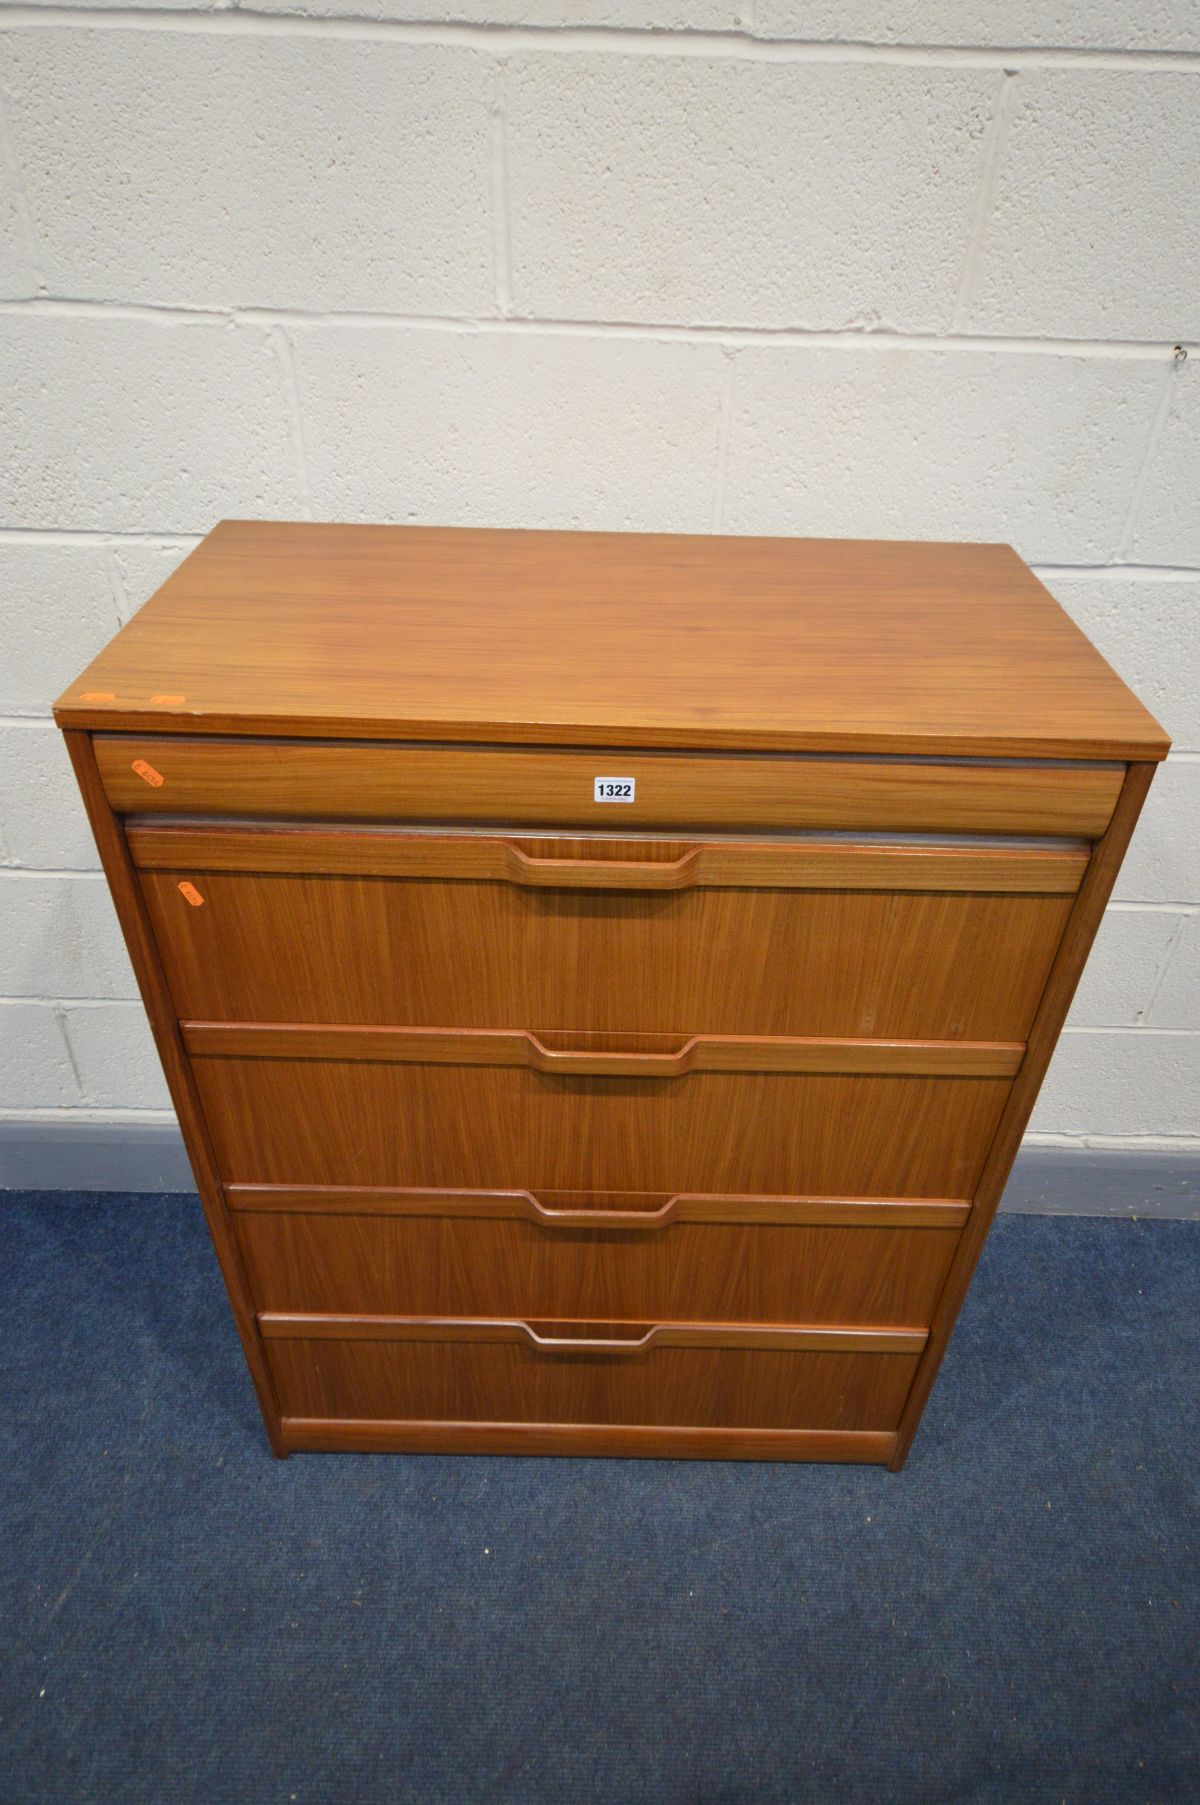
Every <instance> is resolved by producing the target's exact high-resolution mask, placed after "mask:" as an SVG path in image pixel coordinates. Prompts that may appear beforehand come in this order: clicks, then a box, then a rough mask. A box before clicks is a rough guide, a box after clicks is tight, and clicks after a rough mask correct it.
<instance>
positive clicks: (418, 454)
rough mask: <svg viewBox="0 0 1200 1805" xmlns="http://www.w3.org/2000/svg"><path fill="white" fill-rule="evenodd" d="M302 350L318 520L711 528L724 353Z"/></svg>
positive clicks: (347, 338)
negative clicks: (709, 526) (320, 518)
mask: <svg viewBox="0 0 1200 1805" xmlns="http://www.w3.org/2000/svg"><path fill="white" fill-rule="evenodd" d="M295 348H296V367H297V373H298V384H299V391H300V401H301V408H302V411H303V414H304V421H305V431H306V434H307V439H308V446H309V467H310V472H311V481H312V493H313V505H314V509H315V511H316V513H317V515H318V516H319V517H322V518H327V519H328V518H336V519H340V520H385V521H386V520H394V521H400V522H404V521H410V520H412V521H431V522H435V521H436V522H442V523H444V524H446V525H491V526H527V527H592V528H630V529H643V530H660V531H665V532H670V531H686V532H703V531H706V530H707V528H708V524H709V519H710V509H711V496H712V487H713V475H714V468H715V460H716V447H717V438H718V423H719V414H720V404H719V394H720V371H721V367H722V354H721V352H720V350H719V349H718V348H717V347H715V346H710V345H687V344H655V343H650V342H643V341H633V340H628V339H619V338H589V337H583V336H580V337H573V336H561V335H554V334H547V335H545V336H540V335H528V336H524V335H521V336H514V335H512V334H505V333H501V332H496V333H491V332H484V333H468V332H452V331H448V332H441V331H422V330H406V329H404V328H401V327H396V328H391V327H387V328H383V327H376V328H371V327H364V328H359V327H326V326H319V327H318V326H314V327H312V328H308V329H306V330H304V331H302V332H297V333H296V335H295Z"/></svg>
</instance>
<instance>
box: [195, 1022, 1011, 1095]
mask: <svg viewBox="0 0 1200 1805" xmlns="http://www.w3.org/2000/svg"><path fill="white" fill-rule="evenodd" d="M180 1027H181V1029H182V1033H183V1041H184V1045H185V1046H186V1048H187V1050H188V1052H189V1053H191V1054H193V1055H194V1056H200V1057H203V1056H206V1055H207V1056H209V1057H217V1056H220V1055H228V1056H229V1057H231V1058H246V1059H328V1060H346V1059H352V1060H369V1061H379V1060H389V1061H397V1062H399V1063H401V1064H406V1065H470V1066H523V1067H525V1068H526V1069H528V1070H529V1071H533V1072H543V1073H546V1074H547V1075H549V1076H551V1077H554V1076H562V1077H598V1078H603V1077H612V1078H640V1079H645V1080H648V1081H651V1082H653V1081H658V1082H662V1081H663V1080H671V1079H677V1078H686V1077H687V1076H688V1075H689V1074H691V1073H693V1072H796V1073H799V1072H805V1073H811V1072H854V1073H864V1072H875V1073H903V1074H913V1073H924V1074H930V1075H941V1076H947V1077H970V1078H1009V1077H1011V1076H1012V1075H1013V1073H1014V1072H1016V1071H1017V1069H1018V1068H1019V1066H1020V1064H1021V1057H1022V1054H1023V1052H1024V1047H1023V1046H1022V1045H1020V1044H1008V1043H1005V1042H1001V1041H962V1040H960V1041H953V1040H941V1041H933V1040H926V1041H895V1040H894V1041H885V1040H801V1039H791V1040H789V1039H786V1038H784V1037H781V1036H775V1037H773V1038H772V1037H767V1036H763V1035H757V1036H756V1035H749V1034H745V1035H731V1034H730V1035H718V1034H693V1035H690V1036H689V1037H688V1039H686V1040H684V1041H682V1042H673V1041H672V1040H671V1037H670V1036H669V1035H660V1034H641V1035H623V1036H622V1035H609V1034H580V1035H573V1034H569V1033H566V1032H555V1031H551V1030H549V1029H547V1030H544V1031H543V1032H542V1033H541V1034H537V1033H535V1032H533V1031H532V1030H531V1029H528V1028H521V1029H503V1028H456V1029H445V1028H350V1027H345V1028H338V1027H310V1026H307V1025H303V1024H298V1025H295V1026H288V1025H286V1024H277V1023H265V1022H236V1023H235V1022H182V1023H181V1024H180Z"/></svg>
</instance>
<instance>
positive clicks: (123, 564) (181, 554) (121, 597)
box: [113, 539, 200, 620]
mask: <svg viewBox="0 0 1200 1805" xmlns="http://www.w3.org/2000/svg"><path fill="white" fill-rule="evenodd" d="M199 543H200V542H199V540H198V539H179V540H176V541H174V542H172V543H170V544H165V545H153V544H149V543H147V542H145V541H139V540H136V539H125V540H122V541H121V542H120V543H119V544H118V545H116V546H115V547H114V550H113V563H114V564H115V566H116V571H117V606H118V608H119V609H120V610H121V618H122V619H123V620H132V618H133V616H134V615H135V614H136V613H137V611H138V609H139V608H140V607H141V606H142V604H143V602H148V601H149V600H150V597H151V596H152V595H153V594H154V592H155V590H156V589H161V588H162V586H163V584H164V583H165V582H166V580H167V578H168V577H169V576H170V575H171V572H172V571H174V570H178V568H179V566H180V565H181V564H182V563H183V560H184V559H185V558H186V557H187V555H188V552H189V551H191V549H192V548H193V546H195V545H198V544H199Z"/></svg>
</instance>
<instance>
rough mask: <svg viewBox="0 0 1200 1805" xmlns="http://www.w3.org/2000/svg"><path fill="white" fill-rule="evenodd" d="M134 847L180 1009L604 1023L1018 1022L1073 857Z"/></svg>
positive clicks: (316, 841)
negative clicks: (511, 864) (666, 880)
mask: <svg viewBox="0 0 1200 1805" xmlns="http://www.w3.org/2000/svg"><path fill="white" fill-rule="evenodd" d="M130 844H131V847H132V849H133V852H134V856H135V858H136V859H137V860H138V862H139V863H140V864H141V865H142V867H143V869H142V873H141V882H142V888H143V892H144V894H145V897H146V901H147V906H148V908H149V911H150V914H151V917H152V919H153V922H154V927H155V932H156V936H157V939H158V943H159V947H160V949H161V952H162V956H163V962H164V965H165V967H166V971H167V977H168V981H169V983H170V986H171V991H172V995H173V997H174V1000H175V1005H176V1008H177V1010H178V1012H179V1014H180V1015H181V1016H182V1017H184V1018H189V1019H193V1020H207V1021H221V1020H227V1021H229V1020H239V1019H240V1020H257V1021H270V1022H324V1023H334V1022H339V1021H340V1022H361V1023H393V1024H405V1025H412V1026H429V1027H433V1026H444V1027H466V1028H508V1027H512V1026H514V1025H516V1024H519V1023H524V1022H537V1023H540V1024H542V1025H543V1026H545V1027H550V1028H557V1029H578V1030H580V1031H583V1032H614V1033H616V1032H621V1031H622V1030H626V1029H628V1030H637V1031H645V1032H652V1033H683V1032H687V1031H691V1032H696V1033H716V1034H720V1033H726V1034H729V1033H743V1034H779V1035H825V1034H829V1035H875V1036H880V1037H885V1038H886V1037H890V1036H898V1037H901V1038H921V1037H924V1036H931V1037H934V1038H938V1039H957V1038H963V1039H972V1038H993V1039H1001V1040H1021V1039H1023V1038H1024V1036H1025V1033H1026V1030H1027V1028H1028V1025H1029V1022H1030V1020H1031V1019H1032V1016H1033V1012H1034V1009H1035V1008H1036V1006H1037V1002H1038V998H1039V997H1040V995H1041V992H1042V988H1043V985H1044V983H1045V979H1046V974H1047V972H1048V970H1049V966H1050V962H1051V960H1052V958H1053V956H1054V951H1055V949H1056V947H1057V945H1058V942H1059V939H1060V938H1061V935H1062V931H1063V927H1064V925H1065V923H1066V919H1067V915H1068V913H1069V910H1070V907H1071V892H1072V891H1073V888H1074V887H1075V885H1077V884H1078V882H1079V880H1080V877H1081V875H1082V872H1083V870H1084V869H1085V868H1086V863H1087V860H1086V856H1085V855H1083V854H1081V853H1076V852H1070V851H1065V850H1057V849H1056V850H1052V851H1051V850H1047V851H1037V850H1030V849H1023V848H1004V847H1000V848H995V847H993V848H987V849H970V850H964V849H963V848H961V847H945V846H943V847H938V846H936V845H934V846H917V847H914V846H912V845H899V846H897V845H891V846H880V845H872V844H870V843H862V844H858V845H855V844H848V845H847V844H838V843H831V844H824V845H822V844H815V843H805V842H800V843H795V844H791V845H782V846H780V845H776V846H770V845H759V846H755V845H753V844H751V845H740V844H736V843H734V844H725V845H721V844H719V843H716V844H713V843H710V844H709V845H707V846H705V845H697V846H690V847H687V846H684V847H680V846H678V845H675V844H668V845H662V844H659V843H655V842H641V843H638V842H628V843H624V844H622V843H620V842H618V843H616V844H615V845H614V844H611V843H600V842H595V841H582V840H581V841H574V842H572V841H554V842H548V843H546V844H545V845H539V843H538V842H536V841H520V842H518V841H512V840H498V839H490V838H482V837H481V838H478V839H462V838H453V837H447V836H442V837H439V836H420V835H410V834H348V835H347V834H342V835H338V834H319V833H311V832H291V833H289V832H286V831H284V832H272V831H268V830H259V831H255V830H241V831H238V832H230V833H221V832H215V833H214V832H205V831H204V830H192V831H188V830H184V829H172V828H165V827H164V828H154V827H150V828H143V829H136V830H134V831H132V832H131V834H130ZM531 847H532V848H536V852H533V853H531V852H530V851H528V850H526V849H527V848H531ZM513 855H515V857H516V859H518V860H519V861H520V864H518V865H516V866H515V867H514V868H513V872H512V875H506V876H503V877H500V878H497V877H495V876H491V875H487V874H488V873H491V872H494V871H504V870H506V860H507V859H508V858H509V857H510V856H513ZM231 863H233V864H236V865H240V866H243V867H244V868H241V869H229V868H228V867H229V865H230V864H231ZM356 863H357V865H358V866H359V870H358V871H357V872H355V871H353V867H354V865H355V864H356ZM281 865H282V866H283V867H284V868H283V869H279V867H280V866H281ZM289 865H290V867H291V869H288V868H287V867H288V866H289ZM256 867H257V868H256ZM264 867H265V869H264ZM339 868H341V873H340V874H339ZM464 868H465V869H466V871H467V873H468V874H467V875H463V876H459V875H456V874H457V873H458V872H459V871H460V870H463V869H464ZM530 868H532V870H530ZM389 873H395V875H388V874H389ZM475 873H483V874H484V875H474V874H475ZM663 873H666V874H667V875H668V877H669V878H670V880H671V885H670V887H667V885H666V884H664V883H663V882H662V874H663ZM410 874H411V875H410ZM564 880H565V881H564ZM643 882H644V883H646V884H648V885H655V884H657V885H658V886H659V887H650V888H640V887H636V886H638V885H639V884H641V883H643ZM759 885H762V886H764V887H758V886H759ZM988 885H993V886H995V887H996V888H995V889H994V890H990V891H989V890H988V889H987V886H988Z"/></svg>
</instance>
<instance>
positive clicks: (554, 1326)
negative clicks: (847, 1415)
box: [258, 1310, 928, 1356]
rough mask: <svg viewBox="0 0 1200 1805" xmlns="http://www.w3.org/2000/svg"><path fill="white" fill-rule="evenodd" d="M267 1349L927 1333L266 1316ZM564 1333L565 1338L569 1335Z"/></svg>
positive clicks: (732, 1342)
mask: <svg viewBox="0 0 1200 1805" xmlns="http://www.w3.org/2000/svg"><path fill="white" fill-rule="evenodd" d="M258 1326H259V1328H260V1330H261V1331H262V1334H263V1335H264V1336H265V1337H266V1339H267V1340H268V1341H278V1340H300V1341H442V1342H464V1341H483V1342H504V1341H507V1342H517V1343H519V1344H520V1345H521V1346H523V1347H527V1348H530V1349H532V1350H533V1351H534V1352H535V1353H538V1354H605V1355H608V1354H613V1355H618V1356H629V1355H637V1354H645V1353H649V1351H650V1350H651V1349H652V1348H657V1347H676V1348H683V1347H697V1348H700V1347H736V1348H764V1349H774V1350H776V1351H780V1352H787V1353H803V1352H809V1353H815V1352H825V1353H837V1352H842V1353H861V1354H919V1353H920V1352H921V1350H922V1348H923V1347H924V1346H925V1343H926V1340H927V1339H928V1330H926V1329H924V1328H851V1327H848V1326H841V1325H836V1324H832V1323H831V1324H828V1325H824V1324H822V1325H820V1326H807V1325H806V1326H803V1327H801V1326H797V1325H792V1324H786V1323H759V1322H656V1323H643V1322H625V1323H612V1322H561V1321H556V1322H526V1321H524V1320H523V1319H522V1318H520V1317H509V1316H505V1317H448V1316H440V1317H439V1316H329V1315H305V1314H302V1313H298V1312H293V1311H275V1310H266V1311H263V1312H262V1313H261V1314H260V1315H259V1317H258ZM564 1331H565V1332H564Z"/></svg>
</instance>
